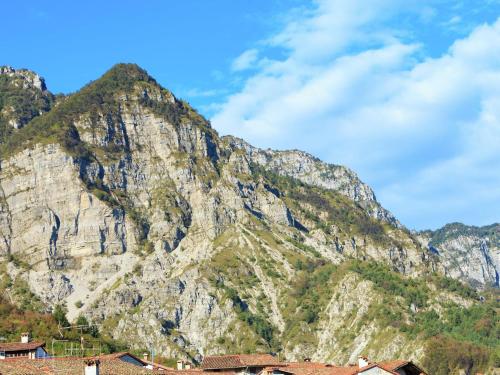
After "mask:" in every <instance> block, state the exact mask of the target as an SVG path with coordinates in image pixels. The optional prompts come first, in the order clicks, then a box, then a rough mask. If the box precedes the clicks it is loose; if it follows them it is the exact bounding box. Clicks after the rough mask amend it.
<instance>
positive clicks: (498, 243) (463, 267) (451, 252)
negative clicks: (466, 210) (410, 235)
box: [418, 223, 500, 288]
mask: <svg viewBox="0 0 500 375" xmlns="http://www.w3.org/2000/svg"><path fill="white" fill-rule="evenodd" d="M418 237H419V239H420V240H421V242H422V243H423V244H424V245H426V246H427V247H428V248H429V250H430V251H432V252H433V253H435V254H436V255H438V257H439V258H440V259H441V262H442V264H443V265H444V272H445V273H446V274H447V275H448V276H450V277H453V278H455V279H461V280H463V281H467V282H469V283H470V284H471V285H473V286H475V287H478V288H481V287H484V286H492V287H496V288H498V286H499V272H500V224H492V225H488V226H484V227H474V226H467V225H464V224H461V223H452V224H447V225H445V226H444V227H443V228H440V229H438V230H435V231H422V232H420V233H419V234H418Z"/></svg>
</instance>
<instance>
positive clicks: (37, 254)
mask: <svg viewBox="0 0 500 375" xmlns="http://www.w3.org/2000/svg"><path fill="white" fill-rule="evenodd" d="M129 74H130V75H131V76H132V77H131V78H130V77H128V75H129ZM121 77H124V78H123V79H124V80H125V82H121V80H122V78H121ZM136 78H138V79H136ZM116 81H120V82H116ZM32 121H33V122H30V123H28V124H26V125H25V126H24V127H23V128H21V129H19V130H15V131H14V133H13V135H11V140H10V141H8V142H6V143H4V144H2V146H1V148H2V153H1V155H2V161H1V171H0V187H1V189H0V237H1V238H2V242H1V243H0V260H1V262H0V270H1V271H2V272H0V274H2V277H3V278H4V279H6V280H7V279H11V280H12V283H11V284H12V285H11V286H10V287H8V288H7V291H8V293H11V294H12V295H18V294H19V293H18V292H19V290H18V289H16V285H18V284H19V283H20V282H21V281H23V282H25V283H26V285H27V287H28V288H29V290H31V292H32V293H34V295H36V296H37V297H38V298H39V299H40V301H41V302H42V303H43V304H45V306H46V308H48V309H51V308H53V307H54V306H57V305H60V304H65V306H66V308H67V310H68V318H69V319H70V320H74V319H76V318H77V317H78V316H79V315H84V316H85V317H86V318H87V319H89V320H90V321H92V322H95V323H98V324H100V325H101V326H102V327H103V331H104V332H106V333H107V334H108V335H111V336H112V337H113V338H116V339H122V340H127V341H129V342H130V345H132V346H134V347H136V348H139V347H146V346H148V345H153V344H154V346H155V347H156V348H157V351H158V353H162V354H163V355H165V356H167V355H169V356H184V357H189V358H192V359H195V360H199V359H200V356H201V355H203V354H210V353H219V352H229V351H241V352H245V351H279V352H281V353H283V354H284V355H285V356H286V357H287V358H290V359H296V358H301V357H304V356H308V357H312V358H315V359H321V360H328V361H334V362H336V363H339V364H341V363H348V362H349V361H352V360H353V358H355V357H356V356H357V355H358V354H360V353H362V352H363V353H365V354H368V355H369V356H370V357H372V358H374V359H377V360H382V359H388V358H392V357H395V356H398V355H401V356H404V357H406V358H413V359H417V360H424V359H425V358H426V356H427V355H428V348H427V346H428V345H429V339H428V336H427V335H429V334H430V332H432V329H435V326H432V325H431V323H430V322H439V324H442V326H440V328H439V329H441V330H442V331H443V332H445V333H446V332H447V333H446V334H447V335H448V336H446V337H447V338H446V339H447V340H456V339H457V337H455V336H453V335H452V333H451V332H452V331H451V328H450V327H448V326H447V325H446V324H447V323H446V322H447V319H448V317H449V314H452V313H455V314H465V315H464V316H467V318H464V322H465V321H467V322H468V323H467V324H469V323H470V322H469V320H471V319H472V321H473V322H476V320H477V321H479V320H481V319H483V318H484V316H483V315H484V314H487V313H489V312H490V310H488V309H487V307H486V305H484V306H482V305H478V298H479V297H478V295H477V294H476V293H477V292H474V291H472V290H471V289H469V288H468V287H467V286H465V285H462V284H461V283H459V282H455V281H454V280H453V279H448V278H445V277H444V275H445V274H446V272H445V264H443V262H442V261H441V260H440V258H439V256H437V255H436V254H434V253H433V252H432V251H430V250H429V249H428V247H427V245H426V244H425V241H424V242H422V241H421V240H420V239H419V238H417V236H415V235H413V234H412V233H410V231H408V230H407V229H406V228H404V227H403V226H402V225H400V224H399V222H397V220H396V219H395V218H394V217H393V216H392V214H390V213H389V212H388V211H386V210H385V209H383V207H381V206H380V204H379V203H378V202H377V201H376V198H375V195H374V194H373V191H372V190H371V189H370V188H369V187H368V186H367V185H365V184H364V183H363V182H361V181H360V180H359V178H358V177H357V176H356V175H355V174H354V172H352V171H350V170H348V169H347V168H345V167H341V166H335V165H328V164H325V163H322V162H320V161H319V160H318V159H316V158H314V157H312V156H311V157H310V156H309V155H308V154H306V153H302V152H299V151H266V150H260V149H257V148H254V147H252V146H250V145H248V144H246V143H245V144H243V143H242V142H243V141H241V140H238V139H236V138H234V137H220V136H219V135H218V134H217V132H216V131H215V130H214V129H213V128H212V127H211V126H210V123H209V122H208V121H207V120H205V119H204V118H203V117H202V116H200V115H199V114H198V113H196V111H195V110H194V109H192V108H191V107H190V106H189V105H188V104H187V103H185V102H183V101H180V100H178V99H176V98H175V96H174V95H173V94H172V93H170V91H168V90H166V89H164V88H162V87H161V86H159V85H158V84H157V83H156V81H154V80H153V79H152V78H151V77H149V75H147V73H146V72H145V71H144V70H142V69H140V68H138V67H137V66H135V65H133V66H130V65H123V64H120V65H117V66H116V67H115V68H113V69H111V70H110V71H109V72H108V73H106V74H105V75H104V76H103V78H101V79H99V80H96V81H94V82H92V83H90V84H89V85H87V86H85V87H84V88H83V89H82V90H81V91H79V92H78V93H75V94H72V95H70V96H68V97H65V98H63V99H62V100H60V101H58V102H57V103H56V105H55V106H54V107H53V108H52V109H51V110H50V111H49V112H48V113H45V114H42V115H40V116H38V117H36V118H35V119H33V120H32ZM16 282H17V284H16ZM485 295H486V294H485ZM486 296H487V295H486ZM485 298H486V297H485ZM488 301H489V299H488ZM488 303H490V302H488ZM387 304H390V305H391V310H390V311H388V310H387V308H386V307H385V306H386V305H387ZM488 306H489V305H488ZM470 309H472V310H470ZM470 311H472V312H470ZM467 314H469V315H467ZM482 314H483V315H482ZM387 318H390V319H389V320H387ZM468 319H469V320H468ZM495 319H496V318H495ZM496 322H497V320H494V321H493V322H492V324H497V323H496ZM434 324H437V323H434ZM464 324H465V323H464ZM471 324H472V323H471ZM474 324H475V323H474ZM433 327H434V328H433ZM460 327H461V326H460ZM462 328H463V331H459V334H458V333H454V334H455V335H459V336H460V338H462V339H464V340H469V341H470V342H472V343H473V345H477V346H478V347H480V348H481V350H483V346H484V345H486V343H490V342H491V341H490V340H491V338H490V336H488V335H489V333H485V334H481V335H479V336H478V337H475V336H474V337H473V336H471V330H470V328H467V327H465V326H464V327H462ZM462 328H460V329H462ZM207 332H209V334H208V333H207ZM411 335H414V336H415V337H413V336H411ZM130 337H133V338H134V339H133V340H130ZM388 338H391V339H388ZM453 342H454V343H455V341H453ZM454 345H458V346H457V347H460V346H459V344H454ZM487 353H488V360H487V362H488V361H490V362H491V361H494V359H493V354H491V353H490V352H487ZM446 360H448V359H446ZM490 362H488V363H490Z"/></svg>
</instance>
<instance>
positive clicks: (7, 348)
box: [0, 341, 45, 353]
mask: <svg viewBox="0 0 500 375" xmlns="http://www.w3.org/2000/svg"><path fill="white" fill-rule="evenodd" d="M44 346H45V342H43V341H30V342H27V343H22V342H5V343H0V352H6V353H9V352H19V351H24V350H34V349H37V348H40V347H44Z"/></svg>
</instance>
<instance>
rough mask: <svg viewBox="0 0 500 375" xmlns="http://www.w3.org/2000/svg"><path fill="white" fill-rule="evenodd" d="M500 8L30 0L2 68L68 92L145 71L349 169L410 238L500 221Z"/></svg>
mask: <svg viewBox="0 0 500 375" xmlns="http://www.w3.org/2000/svg"><path fill="white" fill-rule="evenodd" d="M499 17H500V2H499V1H497V0H494V1H493V0H491V1H488V0H483V1H474V0H469V1H446V0H440V1H424V0H418V1H417V0H404V1H403V0H400V1H396V0H349V1H347V0H343V1H339V0H317V1H300V0H254V1H249V0H212V1H206V0H186V1H167V0H164V1H160V0H149V1H142V2H139V1H131V0H121V1H118V0H110V1H85V2H66V1H45V2H41V1H34V0H33V1H19V2H7V3H5V4H2V15H1V19H2V22H1V23H0V32H1V35H2V38H0V65H3V64H5V65H12V66H14V67H16V68H21V67H25V68H29V69H32V70H35V71H37V72H38V73H40V74H41V75H42V76H44V77H45V79H46V81H47V85H48V87H49V89H50V90H51V91H53V92H64V93H69V92H72V91H75V90H78V89H79V88H80V87H81V86H82V85H84V84H85V83H87V82H88V81H90V80H92V79H96V78H97V77H99V76H100V75H101V74H102V73H104V72H105V71H106V70H107V69H109V67H111V66H112V65H113V64H115V63H117V62H135V63H137V64H139V65H141V66H142V67H144V68H145V69H147V70H148V71H149V73H150V74H151V75H152V76H154V77H155V78H156V79H157V80H158V81H159V82H160V83H161V84H162V85H164V86H165V87H168V88H169V89H171V90H172V91H173V92H174V93H175V94H176V95H177V96H178V97H181V98H184V99H186V100H188V101H189V102H190V103H191V104H192V105H193V106H194V107H196V108H197V109H198V110H199V111H200V112H201V113H202V114H204V115H205V116H206V117H208V118H210V119H211V120H212V124H213V126H214V127H215V128H216V129H217V130H218V131H219V132H220V133H222V134H234V135H237V136H241V137H243V138H245V139H246V140H248V141H249V142H250V143H252V144H254V145H256V146H259V147H272V148H280V149H284V148H298V149H303V150H305V151H308V152H310V153H312V154H314V155H316V156H318V157H320V158H321V159H323V160H325V161H328V162H331V163H336V164H343V165H346V166H348V167H350V168H352V169H353V170H354V171H356V172H357V173H358V174H359V176H360V177H361V178H362V179H363V180H364V181H366V182H367V183H369V184H370V185H371V186H372V187H373V188H374V190H375V193H376V195H377V197H378V199H379V200H380V201H381V203H382V204H383V205H384V206H385V207H386V208H388V209H390V210H391V211H392V212H394V214H395V215H396V216H397V217H398V218H399V219H400V220H401V221H402V222H403V223H404V224H405V225H407V226H408V227H410V228H416V229H424V228H436V227H439V226H441V225H444V224H445V223H447V222H452V221H461V222H464V223H466V224H474V225H484V224H489V223H492V222H498V221H500V217H499V216H500V215H499V212H500V21H498V18H499Z"/></svg>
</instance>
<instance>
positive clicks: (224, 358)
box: [201, 354, 279, 370]
mask: <svg viewBox="0 0 500 375" xmlns="http://www.w3.org/2000/svg"><path fill="white" fill-rule="evenodd" d="M274 365H279V361H278V360H277V359H276V358H275V357H273V356H272V355H270V354H234V355H216V356H206V357H205V358H203V362H202V363H201V368H202V369H204V370H216V369H231V368H246V367H266V366H274Z"/></svg>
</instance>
